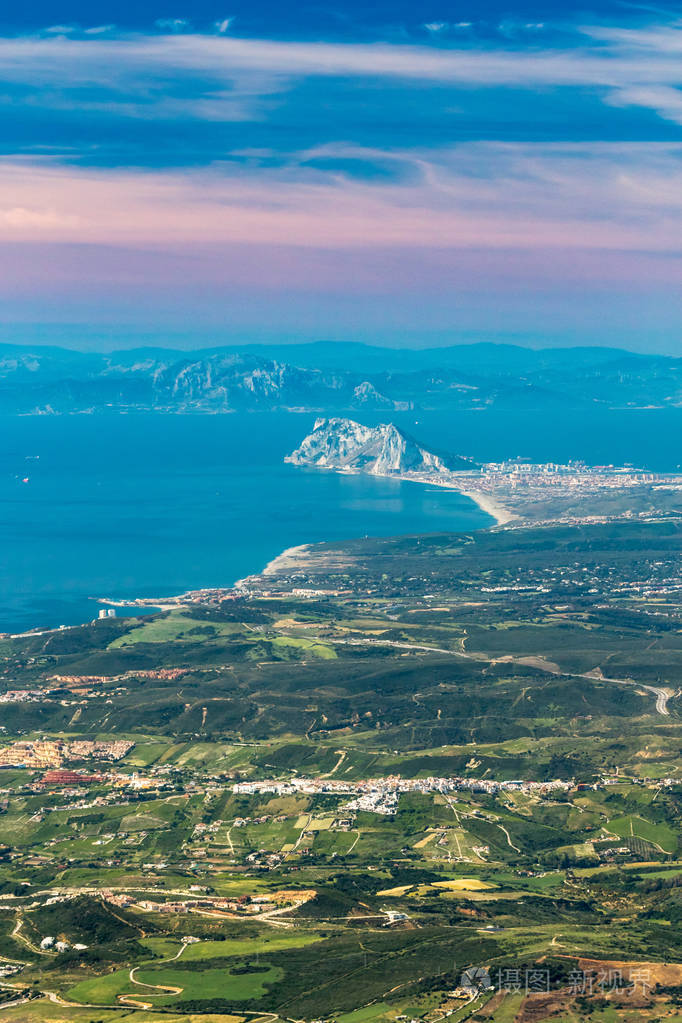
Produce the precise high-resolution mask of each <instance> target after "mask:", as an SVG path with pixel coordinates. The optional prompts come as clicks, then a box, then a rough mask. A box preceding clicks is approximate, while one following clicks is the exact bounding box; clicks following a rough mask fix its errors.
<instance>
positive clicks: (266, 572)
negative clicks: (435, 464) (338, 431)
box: [12, 468, 518, 638]
mask: <svg viewBox="0 0 682 1023" xmlns="http://www.w3.org/2000/svg"><path fill="white" fill-rule="evenodd" d="M327 471H331V472H339V470H338V469H331V468H329V469H328V470H327ZM341 474H342V475H371V476H374V477H375V478H377V479H388V480H399V481H400V482H404V483H419V484H421V485H422V486H426V487H437V488H438V489H441V490H452V491H455V492H456V493H458V494H461V495H462V496H463V497H466V498H468V499H469V500H470V501H473V502H474V504H476V505H477V507H478V508H480V509H481V511H483V512H485V513H486V515H489V516H490V517H491V518H492V519H493V520H494V521H493V522H492V523H490V524H486V525H482V526H480V527H478V528H480V529H495V528H498V527H502V526H504V525H506V524H507V523H508V522H510V521H512V520H514V519H517V518H518V516H517V515H515V514H514V513H513V512H511V511H510V510H509V509H508V508H506V507H505V506H504V505H503V504H501V503H500V502H498V501H496V500H495V499H494V498H492V497H490V496H489V495H488V494H485V493H483V492H482V491H479V490H476V489H475V488H473V487H472V488H471V489H463V488H460V487H457V486H453V484H452V483H451V482H449V481H446V480H440V479H437V478H433V477H428V478H422V477H420V476H417V475H409V474H394V473H372V474H366V473H361V472H357V471H356V470H347V469H346V470H341ZM472 482H473V480H472ZM314 546H315V544H314V543H313V542H311V543H303V544H298V545H295V546H292V547H287V548H285V549H284V550H282V551H281V552H280V553H279V554H277V555H276V556H275V557H274V558H272V560H271V561H269V562H268V563H267V564H266V565H265V567H264V568H262V569H260V570H257V571H256V572H253V573H250V574H249V575H247V576H244V577H243V578H241V579H237V580H235V581H234V582H233V583H231V584H229V585H227V586H225V587H215V588H211V589H206V590H204V589H200V590H189V591H185V592H183V593H180V594H177V595H176V596H169V595H166V596H164V597H159V598H154V597H130V598H128V599H126V598H120V597H119V598H115V599H112V598H109V597H103V596H100V597H94V598H90V599H91V600H94V602H95V603H96V604H99V605H103V604H105V605H108V606H109V607H115V608H121V609H124V608H130V609H136V610H138V611H139V612H140V613H142V614H144V613H145V611H146V612H147V613H149V614H154V613H158V612H164V611H171V610H174V609H177V608H183V607H188V606H191V605H192V603H194V601H193V600H192V599H191V598H192V597H196V595H197V594H199V593H201V594H202V595H207V596H208V595H209V594H211V593H213V594H218V593H221V592H227V591H228V590H237V591H239V590H240V589H243V588H246V587H248V584H249V581H250V580H251V579H254V578H259V577H263V576H265V577H268V576H274V575H277V574H278V573H279V572H282V571H290V570H291V569H292V568H301V567H303V566H304V565H305V561H306V555H307V554H308V552H309V551H310V550H311V548H312V547H314ZM88 624H90V621H85V622H80V623H74V624H70V625H62V626H59V625H57V626H48V627H46V628H44V629H41V630H40V632H41V633H43V632H44V633H48V632H57V631H60V630H63V629H77V628H82V627H83V626H84V625H88ZM35 634H36V630H35V629H28V630H26V631H25V632H18V633H13V634H12V638H20V637H24V636H30V635H35Z"/></svg>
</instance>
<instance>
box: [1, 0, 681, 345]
mask: <svg viewBox="0 0 682 1023" xmlns="http://www.w3.org/2000/svg"><path fill="white" fill-rule="evenodd" d="M680 56H682V21H680V19H679V15H677V14H675V13H674V12H668V11H667V10H666V9H664V8H652V7H648V6H646V5H641V6H638V5H636V4H629V5H624V4H616V3H611V2H608V0H598V2H596V3H594V4H591V5H590V7H589V9H587V8H585V9H582V10H581V11H575V9H569V5H566V4H558V3H550V2H544V3H541V2H539V0H519V2H518V3H516V4H514V5H512V6H510V5H509V4H502V3H500V2H497V0H486V3H484V4H483V5H480V4H479V5H467V4H465V3H462V2H455V3H445V0H430V2H429V3H428V4H425V5H420V8H419V12H418V13H417V12H416V9H415V5H412V4H400V3H395V4H390V5H389V4H388V3H387V2H384V0H377V2H376V3H374V4H373V5H371V6H370V7H367V5H363V4H360V3H356V2H349V0H343V2H341V3H339V4H334V5H327V6H325V5H322V6H310V7H308V6H299V7H297V8H296V9H295V10H289V9H287V10H286V11H285V10H283V9H282V8H281V6H278V5H275V4H273V3H271V2H267V0H259V2H256V3H252V2H249V3H247V2H246V0H237V2H235V3H230V4H229V5H227V7H225V6H224V5H223V4H222V3H221V4H220V6H219V7H218V5H217V2H216V0H200V2H198V3H193V4H192V5H191V7H190V6H189V5H186V4H184V5H183V4H182V3H181V2H180V0H173V2H172V3H171V2H168V3H166V2H164V3H161V0H148V2H146V3H143V4H136V5H133V4H131V3H128V4H123V5H121V4H115V5H114V4H113V3H109V4H107V3H99V4H98V6H97V16H96V17H95V15H94V14H93V13H92V8H91V7H90V6H89V5H86V4H85V2H84V0H66V2H64V3H61V4H60V5H59V9H58V10H57V9H56V5H55V4H53V3H38V4H35V5H33V6H32V8H31V10H30V12H19V11H17V12H14V13H6V14H5V15H4V17H3V19H2V22H1V23H0V80H1V81H2V90H0V104H1V105H2V112H3V123H4V128H5V130H4V133H3V146H2V155H1V156H0V182H1V183H2V187H3V189H4V194H5V200H4V202H3V204H2V208H0V221H1V222H2V225H3V233H2V238H1V239H0V271H1V274H2V277H1V281H2V283H1V284H0V299H2V308H3V313H2V317H1V319H0V333H1V336H2V340H3V341H5V342H11V343H19V344H23V343H26V344H37V343H41V344H56V345H64V346H66V347H77V348H83V349H86V350H99V351H102V350H105V349H107V348H112V349H113V348H119V347H132V346H136V345H161V346H167V347H178V348H181V349H182V348H193V347H205V346H211V345H221V344H231V345H234V344H240V343H249V342H255V343H277V344H285V343H289V342H301V341H314V340H318V339H328V340H343V341H360V342H364V343H368V344H377V345H383V346H396V347H431V346H434V347H435V346H440V345H445V344H452V343H462V342H463V343H471V342H472V341H476V340H483V341H493V342H503V343H512V344H524V345H528V346H531V347H544V346H572V345H584V344H588V345H591V344H594V345H606V346H611V347H619V348H625V349H629V350H634V351H644V352H661V353H667V354H677V355H680V354H682V342H681V341H680V333H679V323H680V313H681V312H682V297H681V296H682V289H680V287H679V284H680V270H681V268H682V241H681V239H682V200H681V198H680V197H681V196H682V189H681V188H680V179H681V174H682V168H681V155H682V148H681V143H682V91H681V89H682V61H681V60H680Z"/></svg>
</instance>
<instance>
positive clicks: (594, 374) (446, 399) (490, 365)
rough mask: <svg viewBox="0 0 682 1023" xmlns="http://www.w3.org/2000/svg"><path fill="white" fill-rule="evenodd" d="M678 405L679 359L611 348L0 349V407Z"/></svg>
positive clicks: (681, 387)
mask: <svg viewBox="0 0 682 1023" xmlns="http://www.w3.org/2000/svg"><path fill="white" fill-rule="evenodd" d="M595 404H597V405H601V406H604V407H614V408H615V407H618V408H621V407H646V406H658V407H670V406H673V407H679V406H682V359H676V358H671V357H667V356H660V355H635V354H633V353H631V352H626V351H622V350H619V349H612V348H563V349H543V350H539V351H535V350H531V349H527V348H520V347H515V346H513V345H494V344H487V343H486V344H477V345H458V346H453V347H451V348H432V349H427V350H422V351H415V350H398V349H386V348H373V347H371V346H368V345H361V344H345V343H332V342H329V343H324V342H321V343H318V344H310V345H281V346H258V345H254V346H244V347H241V348H216V349H205V350H202V351H197V352H192V353H183V352H178V351H175V350H166V349H161V348H139V349H133V350H129V351H122V352H112V353H108V354H91V353H81V352H74V351H71V350H68V349H62V348H49V347H40V346H36V347H28V346H27V347H24V346H19V345H0V412H3V413H24V414H26V413H35V414H40V413H72V412H95V411H100V410H107V409H121V410H141V411H142V410H159V411H168V412H191V411H196V412H230V411H239V410H254V411H255V410H271V409H272V410H274V409H291V410H306V411H319V412H320V413H325V414H329V413H335V412H350V411H352V410H358V409H363V410H377V411H381V410H389V411H390V410H393V411H404V410H408V409H415V410H417V409H421V410H429V409H472V408H487V407H497V408H503V409H506V408H508V409H515V408H550V407H556V406H557V405H563V406H566V405H568V406H574V407H577V408H580V407H585V406H594V405H595Z"/></svg>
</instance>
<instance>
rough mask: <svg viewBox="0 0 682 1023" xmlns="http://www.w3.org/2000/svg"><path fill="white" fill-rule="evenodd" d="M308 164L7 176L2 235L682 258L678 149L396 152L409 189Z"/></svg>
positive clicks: (41, 170)
mask: <svg viewBox="0 0 682 1023" xmlns="http://www.w3.org/2000/svg"><path fill="white" fill-rule="evenodd" d="M325 153H326V155H327V156H329V155H331V154H330V153H329V150H325ZM353 154H355V155H360V154H358V153H357V152H356V151H353V150H351V151H350V153H349V152H348V151H346V150H344V149H341V150H339V152H338V153H336V155H337V156H338V157H341V156H346V157H348V156H349V155H353ZM314 155H319V154H315V153H312V154H311V153H307V154H301V163H300V166H299V167H298V168H294V167H289V169H288V170H287V171H286V173H282V172H278V171H268V170H261V171H259V172H253V171H251V172H249V173H248V174H242V173H234V172H233V171H231V170H230V168H226V167H225V166H223V165H220V164H216V165H214V166H212V167H210V168H207V169H205V170H202V171H194V172H183V173H178V172H175V173H169V172H165V173H163V174H152V173H136V172H132V171H126V172H122V171H119V172H112V171H93V170H88V171H85V170H73V169H68V170H67V169H65V168H61V167H52V166H50V165H49V164H45V163H44V162H43V163H42V164H39V165H33V166H30V167H27V166H22V165H20V164H12V165H6V166H5V167H4V168H0V193H1V194H3V195H5V196H11V197H12V201H11V205H9V206H8V207H7V208H6V209H4V210H3V209H2V208H0V220H3V221H4V231H3V234H4V237H5V239H6V240H7V239H10V238H11V239H14V240H17V241H26V240H36V239H41V238H42V239H45V240H49V241H62V242H73V241H80V242H88V243H93V244H108V245H111V244H114V245H115V244H120V245H131V244H135V245H164V246H166V245H169V246H173V245H179V244H191V245H198V246H201V245H202V244H207V243H211V244H227V243H229V244H234V243H239V244H269V245H283V244H286V245H294V246H301V247H318V248H335V247H342V248H376V247H385V246H391V245H396V246H400V247H405V246H407V247H423V248H442V249H447V248H466V247H476V248H481V247H483V248H486V247H487V248H493V249H494V248H502V247H504V248H510V247H511V248H518V249H534V248H535V249H539V248H542V249H547V248H561V249H571V248H580V249H596V250H600V249H601V250H631V251H636V250H639V251H657V252H675V253H676V252H680V251H681V250H682V145H681V146H667V147H664V146H660V147H650V146H646V147H644V146H623V145H617V146H602V147H598V148H597V150H596V152H595V149H594V147H580V146H566V145H564V146H555V147H545V148H544V149H538V148H537V147H527V146H493V145H473V146H465V147H460V148H458V149H457V150H453V151H450V152H446V153H443V152H441V153H439V154H437V156H434V154H428V153H425V154H419V155H415V154H405V155H404V157H403V159H404V161H405V162H406V163H408V164H409V165H410V166H411V167H412V168H413V170H414V172H415V173H413V174H412V175H411V177H410V181H409V183H408V184H404V183H392V184H386V183H382V184H380V185H371V184H368V183H364V182H358V181H356V180H351V179H348V178H347V177H345V176H344V175H340V174H338V173H331V172H323V171H320V170H318V169H315V168H310V167H306V166H305V164H306V162H307V161H309V160H310V158H311V156H314ZM366 155H368V156H373V157H374V158H376V157H377V155H378V154H376V153H374V154H366ZM391 155H392V157H393V158H394V159H395V158H396V154H391Z"/></svg>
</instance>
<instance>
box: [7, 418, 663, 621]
mask: <svg viewBox="0 0 682 1023" xmlns="http://www.w3.org/2000/svg"><path fill="white" fill-rule="evenodd" d="M356 418H357V419H359V420H361V421H362V422H365V423H367V424H368V425H373V424H375V423H377V422H381V421H382V419H384V420H385V418H386V416H385V415H384V416H383V417H382V416H376V415H373V414H360V413H358V414H357V415H356ZM391 419H392V420H393V421H394V422H396V423H397V424H398V425H399V426H401V427H402V428H403V429H405V430H407V431H408V432H410V433H411V434H412V435H413V436H414V437H415V438H416V439H417V440H418V441H419V442H420V443H422V444H423V445H425V446H427V447H430V448H431V449H433V450H437V451H445V452H456V453H461V454H467V455H471V456H472V457H473V458H475V459H476V460H481V461H498V460H501V459H505V458H513V457H524V458H529V459H531V460H533V461H553V462H561V461H568V460H570V459H574V460H583V461H585V462H587V463H589V464H618V465H623V464H632V465H636V466H641V467H642V468H646V469H650V470H654V471H674V470H677V469H679V467H680V462H682V445H681V443H680V442H681V440H682V410H679V409H641V410H620V411H619V410H615V411H611V410H603V409H595V410H590V411H589V412H576V411H575V410H570V411H567V412H560V413H556V414H552V415H551V416H550V415H548V413H547V412H546V411H541V412H534V411H525V412H513V413H510V412H507V411H499V410H483V411H471V412H452V413H441V412H439V413H418V414H415V413H401V414H394V415H392V416H391ZM314 420H315V415H313V414H308V413H281V412H277V413H230V414H226V415H196V414H188V415H175V414H168V415H166V414H156V413H145V414H142V413H140V414H118V413H111V414H102V415H99V414H98V415H73V416H24V417H4V418H0V428H1V429H2V431H3V434H2V435H3V444H2V445H1V446H0V531H1V532H0V631H1V632H11V633H16V632H20V631H24V630H27V629H33V628H39V627H46V628H51V627H55V626H57V625H73V624H79V623H83V622H87V621H89V620H91V619H92V618H94V617H96V615H97V612H98V610H99V609H100V607H103V606H106V604H102V603H98V601H102V600H104V601H106V600H107V599H108V600H110V601H117V600H126V599H131V598H134V597H145V598H157V597H158V598H161V597H165V596H169V595H174V594H178V593H182V592H184V591H186V590H189V589H199V588H202V587H225V586H230V585H231V584H232V583H234V582H235V581H236V580H237V579H240V578H242V577H244V576H246V575H249V574H252V573H255V572H258V571H259V570H260V569H262V568H263V567H264V566H265V565H266V564H267V563H268V562H269V561H270V560H271V559H272V558H274V557H275V556H276V555H278V554H279V553H281V551H282V550H284V549H285V548H287V547H292V546H295V545H298V544H302V543H314V542H315V541H320V540H342V539H348V538H351V537H360V536H392V535H399V534H414V533H430V532H438V531H443V530H450V531H454V532H457V531H463V530H473V529H484V528H486V527H488V526H490V525H491V524H492V519H491V518H490V517H489V516H488V515H487V514H485V513H484V512H482V511H481V510H480V509H479V508H478V507H477V506H476V505H475V504H474V503H473V502H472V501H470V500H469V499H468V498H465V497H463V496H462V495H460V494H457V493H455V492H452V491H447V490H441V489H438V488H435V487H430V486H422V485H420V484H416V483H408V482H401V481H398V480H387V479H376V478H373V477H369V476H354V475H339V474H335V473H332V472H329V471H325V470H314V469H300V468H296V467H294V466H291V465H288V464H285V463H284V456H285V455H286V454H287V453H288V452H289V451H291V450H293V449H294V448H295V447H296V446H297V445H298V444H299V443H300V441H301V440H302V438H303V437H304V436H305V435H306V433H308V432H309V431H310V430H311V428H312V426H313V423H314ZM119 613H122V612H120V611H119Z"/></svg>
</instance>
